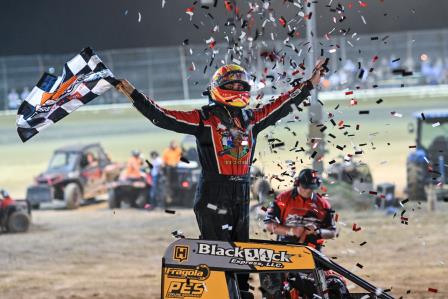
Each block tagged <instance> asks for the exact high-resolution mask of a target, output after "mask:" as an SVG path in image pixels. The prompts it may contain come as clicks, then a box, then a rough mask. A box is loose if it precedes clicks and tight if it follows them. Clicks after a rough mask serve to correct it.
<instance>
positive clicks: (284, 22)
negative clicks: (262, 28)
mask: <svg viewBox="0 0 448 299" xmlns="http://www.w3.org/2000/svg"><path fill="white" fill-rule="evenodd" d="M278 21H279V23H280V25H282V27H286V19H285V18H284V17H280V18H279V19H278Z"/></svg>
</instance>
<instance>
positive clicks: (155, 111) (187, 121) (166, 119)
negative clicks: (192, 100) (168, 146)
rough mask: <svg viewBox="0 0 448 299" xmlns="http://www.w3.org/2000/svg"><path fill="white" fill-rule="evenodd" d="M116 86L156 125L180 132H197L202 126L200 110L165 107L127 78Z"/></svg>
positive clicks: (194, 133) (192, 133)
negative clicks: (180, 109)
mask: <svg viewBox="0 0 448 299" xmlns="http://www.w3.org/2000/svg"><path fill="white" fill-rule="evenodd" d="M116 88H117V89H118V90H119V91H120V92H122V93H123V94H124V95H126V96H127V97H128V98H129V99H130V101H131V102H132V104H133V105H134V107H135V108H137V110H138V111H140V113H141V114H143V115H144V116H145V117H146V118H147V119H149V120H150V121H151V122H152V123H153V124H154V125H156V126H158V127H160V128H163V129H167V130H171V131H175V132H178V133H185V134H191V135H196V134H197V132H198V129H199V126H200V112H199V111H198V110H192V111H177V110H169V109H164V108H162V107H160V106H159V105H157V104H156V103H155V102H154V101H153V100H152V99H150V98H148V97H147V96H146V95H144V94H143V93H141V92H140V91H138V90H137V89H136V88H135V87H134V86H132V84H131V83H129V82H128V81H127V80H121V81H120V83H119V84H118V85H117V87H116Z"/></svg>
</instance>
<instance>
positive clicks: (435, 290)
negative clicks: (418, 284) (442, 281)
mask: <svg viewBox="0 0 448 299" xmlns="http://www.w3.org/2000/svg"><path fill="white" fill-rule="evenodd" d="M438 291H439V290H437V289H434V288H428V292H431V293H437V292H438Z"/></svg>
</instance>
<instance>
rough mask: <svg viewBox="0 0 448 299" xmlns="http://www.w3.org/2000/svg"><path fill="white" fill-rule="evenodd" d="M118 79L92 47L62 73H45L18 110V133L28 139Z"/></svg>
mask: <svg viewBox="0 0 448 299" xmlns="http://www.w3.org/2000/svg"><path fill="white" fill-rule="evenodd" d="M117 83H118V81H117V80H116V79H115V78H114V75H113V74H112V72H111V71H110V70H109V69H108V68H107V67H106V66H105V65H104V63H103V62H102V61H101V59H100V58H99V57H98V56H97V55H96V54H95V53H94V52H93V51H92V49H90V48H85V49H83V50H82V51H81V53H79V54H78V55H76V56H75V57H73V58H72V59H71V60H70V61H68V62H67V63H66V64H65V65H64V70H63V72H62V76H59V77H56V76H53V75H50V74H48V73H44V74H43V76H42V78H40V80H39V82H38V83H37V85H36V86H35V87H34V88H33V90H32V91H31V93H30V94H29V95H28V97H27V98H26V99H25V100H24V101H23V103H22V104H21V105H20V107H19V110H18V111H17V133H18V134H19V136H20V139H22V141H23V142H25V141H27V140H28V139H30V138H31V137H33V136H34V135H36V134H37V133H39V132H40V131H42V130H43V129H45V128H46V127H48V126H49V125H51V124H53V123H55V122H57V121H59V120H61V119H62V118H64V117H65V116H67V115H68V114H70V113H71V112H73V111H75V110H76V109H78V108H79V107H80V106H82V105H84V104H87V103H88V102H90V101H91V100H93V99H94V98H96V97H97V96H99V95H101V94H103V93H105V92H106V91H108V90H109V89H110V88H111V87H113V86H115V85H116V84H117Z"/></svg>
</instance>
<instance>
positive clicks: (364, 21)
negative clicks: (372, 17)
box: [361, 16, 367, 25]
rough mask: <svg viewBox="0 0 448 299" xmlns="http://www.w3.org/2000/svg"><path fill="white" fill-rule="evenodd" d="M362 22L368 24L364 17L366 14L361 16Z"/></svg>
mask: <svg viewBox="0 0 448 299" xmlns="http://www.w3.org/2000/svg"><path fill="white" fill-rule="evenodd" d="M361 19H362V22H363V23H364V24H365V25H367V22H366V19H364V16H361Z"/></svg>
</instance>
